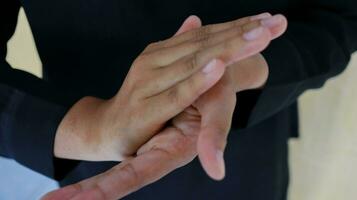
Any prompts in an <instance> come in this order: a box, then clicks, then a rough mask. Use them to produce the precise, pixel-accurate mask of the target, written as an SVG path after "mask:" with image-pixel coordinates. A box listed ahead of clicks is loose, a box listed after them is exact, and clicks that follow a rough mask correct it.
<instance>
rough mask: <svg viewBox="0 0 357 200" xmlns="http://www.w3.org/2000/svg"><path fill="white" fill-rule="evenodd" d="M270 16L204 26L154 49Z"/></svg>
mask: <svg viewBox="0 0 357 200" xmlns="http://www.w3.org/2000/svg"><path fill="white" fill-rule="evenodd" d="M270 16H271V14H269V13H262V14H259V15H254V16H248V17H244V18H240V19H237V20H233V21H229V22H225V23H219V24H210V25H206V26H203V27H201V28H199V29H195V30H192V31H189V32H186V33H184V34H180V35H179V36H177V37H175V38H169V39H167V40H164V41H161V42H159V43H158V44H157V45H156V48H166V47H170V46H174V45H177V44H180V43H182V42H185V41H190V40H199V39H200V38H205V37H207V35H209V34H212V33H216V32H219V31H223V30H225V29H229V28H233V27H239V26H242V25H244V24H246V23H248V22H250V21H252V20H261V19H264V18H268V17H270Z"/></svg>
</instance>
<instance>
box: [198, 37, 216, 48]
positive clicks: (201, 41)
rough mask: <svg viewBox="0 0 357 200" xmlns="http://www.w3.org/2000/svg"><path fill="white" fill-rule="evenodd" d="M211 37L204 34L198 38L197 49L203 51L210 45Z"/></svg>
mask: <svg viewBox="0 0 357 200" xmlns="http://www.w3.org/2000/svg"><path fill="white" fill-rule="evenodd" d="M211 40H212V38H211V36H210V35H209V34H204V35H202V36H201V37H200V38H198V39H197V41H196V43H197V46H198V48H199V49H203V48H205V47H207V46H209V44H210V43H211Z"/></svg>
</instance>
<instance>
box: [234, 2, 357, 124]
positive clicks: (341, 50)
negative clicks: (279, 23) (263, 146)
mask: <svg viewBox="0 0 357 200" xmlns="http://www.w3.org/2000/svg"><path fill="white" fill-rule="evenodd" d="M305 2H306V3H305V4H303V5H301V6H300V7H294V8H293V9H291V10H288V11H286V13H284V12H283V14H285V15H286V16H287V18H288V21H289V27H288V30H287V32H286V33H285V34H284V35H283V36H282V37H281V38H279V39H277V40H275V41H273V42H272V43H271V45H270V46H269V47H268V49H267V50H266V51H264V52H263V55H264V57H265V59H266V60H267V62H268V64H269V70H270V75H269V78H268V81H267V83H266V85H265V87H264V89H262V90H260V91H250V92H246V93H244V94H243V95H242V96H245V97H247V98H252V97H255V101H250V102H254V104H251V103H250V104H251V105H244V104H243V105H240V108H241V107H245V106H246V107H249V106H250V108H249V109H245V110H249V112H245V113H246V114H247V113H248V114H247V115H245V116H244V117H245V118H246V122H247V123H246V124H245V127H250V126H253V125H255V124H258V123H259V122H262V121H264V120H265V119H267V118H269V117H271V116H273V115H274V114H276V113H278V112H279V111H281V110H283V109H284V108H287V107H289V106H291V105H292V104H293V103H294V102H296V101H297V98H298V97H299V96H300V95H301V94H302V93H303V92H304V91H306V90H308V89H314V88H319V87H322V86H323V85H324V83H325V82H326V80H328V79H329V78H331V77H333V76H336V75H338V74H339V73H341V72H342V71H343V70H344V69H345V68H346V66H347V65H348V63H349V60H350V56H351V54H352V53H353V52H354V51H355V50H356V49H357V1H355V0H330V1H327V0H311V1H305ZM244 102H246V101H244ZM242 117H243V116H242V115H238V116H237V115H235V117H234V119H233V120H234V123H236V124H237V123H238V121H239V120H241V119H242ZM244 117H243V118H244ZM238 124H239V123H238Z"/></svg>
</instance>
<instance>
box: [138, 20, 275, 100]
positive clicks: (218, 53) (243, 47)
mask: <svg viewBox="0 0 357 200" xmlns="http://www.w3.org/2000/svg"><path fill="white" fill-rule="evenodd" d="M244 31H245V33H243V34H241V35H240V36H239V37H233V38H231V39H228V40H226V41H224V42H221V43H219V44H217V45H213V46H212V47H207V48H204V49H202V50H201V51H197V52H195V53H192V54H191V55H187V56H186V57H183V58H182V59H180V60H178V61H176V62H174V63H173V64H171V65H169V66H168V67H164V68H162V69H161V68H160V69H158V71H157V73H156V77H157V78H156V80H157V81H151V82H148V83H147V87H145V90H144V91H143V94H145V95H148V96H149V97H152V96H155V95H157V94H160V93H162V91H165V90H168V89H169V88H171V87H174V86H175V85H176V84H178V83H180V82H182V81H184V80H185V79H188V78H189V77H190V76H192V75H193V74H194V73H196V72H197V71H199V70H202V68H203V66H205V64H207V63H208V62H209V61H211V60H213V59H215V58H218V59H220V60H222V61H223V62H224V63H226V64H228V65H230V64H232V63H234V62H237V61H239V60H242V59H244V58H247V57H249V56H252V55H254V54H256V53H259V52H260V51H262V50H263V49H265V48H266V47H267V46H268V44H269V43H270V38H271V36H270V32H269V31H268V30H267V29H266V28H264V27H262V26H260V25H259V23H252V24H250V26H247V29H246V30H244ZM201 46H202V45H201ZM179 52H180V51H178V52H177V54H179ZM168 56H169V54H168ZM150 57H151V56H150ZM162 58H164V57H162Z"/></svg>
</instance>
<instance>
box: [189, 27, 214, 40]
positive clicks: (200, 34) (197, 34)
mask: <svg viewBox="0 0 357 200" xmlns="http://www.w3.org/2000/svg"><path fill="white" fill-rule="evenodd" d="M210 30H211V27H210V26H204V27H202V28H199V29H197V30H196V31H194V32H193V33H194V40H196V41H200V40H202V39H203V38H207V37H208V36H209V33H210Z"/></svg>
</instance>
